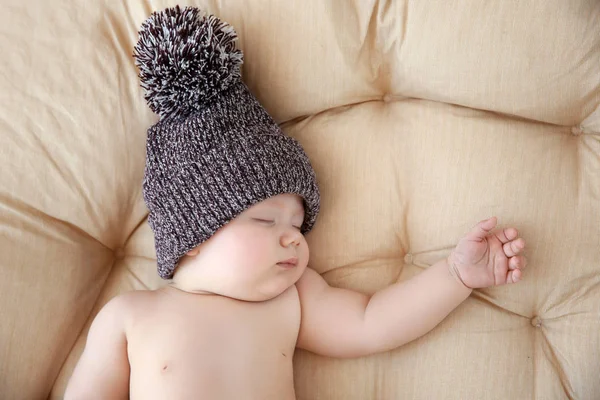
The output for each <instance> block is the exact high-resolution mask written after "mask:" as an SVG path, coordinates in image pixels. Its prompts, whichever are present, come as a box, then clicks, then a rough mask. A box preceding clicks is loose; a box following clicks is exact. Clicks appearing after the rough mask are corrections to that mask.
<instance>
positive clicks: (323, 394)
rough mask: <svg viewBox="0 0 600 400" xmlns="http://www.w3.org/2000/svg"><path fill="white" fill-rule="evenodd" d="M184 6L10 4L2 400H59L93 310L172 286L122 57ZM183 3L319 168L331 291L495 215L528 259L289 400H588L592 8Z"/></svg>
mask: <svg viewBox="0 0 600 400" xmlns="http://www.w3.org/2000/svg"><path fill="white" fill-rule="evenodd" d="M174 4H176V2H175V1H171V0H169V1H140V0H126V1H108V0H106V1H95V2H85V3H84V2H80V1H74V0H56V1H53V2H44V1H30V2H24V1H17V0H4V1H3V2H2V9H3V11H2V13H0V49H1V52H2V61H1V62H0V160H1V161H0V163H1V164H0V171H1V172H0V173H1V182H0V183H1V186H0V239H1V241H0V268H1V269H0V398H2V399H41V398H47V397H50V398H52V399H58V398H61V397H62V393H63V391H64V387H65V384H66V382H67V380H68V378H69V376H70V373H71V371H72V368H73V366H74V364H75V363H76V361H77V359H78V357H79V355H80V352H81V350H82V347H83V345H84V342H85V335H86V333H87V328H88V325H89V323H90V321H91V320H92V319H93V317H94V315H95V313H96V312H97V311H98V309H99V308H100V307H101V306H102V305H103V304H104V303H105V302H106V301H108V299H110V298H111V297H112V296H114V295H116V294H118V293H121V292H123V291H127V290H133V289H142V288H156V287H158V286H159V285H160V284H162V282H161V281H160V279H159V278H158V276H157V274H156V270H155V260H154V249H153V241H152V234H151V231H150V229H149V227H148V225H147V223H146V215H147V211H146V208H145V206H144V203H143V201H142V198H141V191H140V189H141V179H142V174H143V166H144V156H145V153H144V151H145V150H144V144H145V130H146V128H147V127H149V126H150V124H152V123H153V122H154V121H155V120H156V117H155V116H154V115H152V113H151V111H150V110H149V109H148V107H147V106H146V104H145V102H144V100H143V97H142V92H141V90H140V89H139V87H138V79H137V77H136V73H137V71H136V69H135V66H134V64H133V59H132V57H131V53H132V48H133V45H134V43H135V42H136V40H137V29H138V28H139V26H140V24H141V23H142V21H143V20H144V19H145V18H146V17H147V16H148V15H149V14H150V13H151V12H152V11H153V10H155V9H162V8H164V7H166V6H172V5H174ZM182 4H183V3H182ZM186 4H194V5H198V6H202V7H203V8H205V9H206V10H207V11H209V12H212V13H216V14H217V15H218V16H220V17H221V18H223V19H225V20H226V21H228V22H230V23H231V24H232V25H234V26H235V27H236V29H237V32H238V34H239V36H240V46H241V48H242V49H243V50H244V52H245V64H244V67H243V77H244V80H245V81H246V82H247V83H248V85H249V86H250V88H251V89H252V90H253V92H254V93H255V94H256V96H257V97H258V98H259V99H260V100H261V102H262V103H263V104H264V105H265V107H266V108H267V109H268V111H269V112H271V113H272V115H273V116H274V117H275V118H276V120H277V121H278V122H280V123H281V124H282V126H283V127H284V129H285V130H286V132H287V133H288V134H290V135H292V136H294V137H295V138H297V139H298V140H299V141H300V142H301V143H302V144H303V145H304V146H305V148H306V151H307V153H308V155H309V157H310V158H311V160H312V161H313V165H314V167H315V169H316V172H317V176H318V180H319V184H320V187H321V190H322V201H323V203H322V213H321V215H320V219H319V221H318V222H317V226H316V229H315V230H314V231H313V232H312V233H311V234H310V235H309V237H308V240H309V243H310V245H311V247H312V252H311V254H312V261H311V266H312V268H314V269H315V270H317V271H318V272H320V273H322V274H323V276H324V277H325V278H326V279H327V280H328V282H330V284H332V285H335V286H343V287H349V288H354V289H356V290H359V291H363V292H366V293H372V292H374V291H376V290H377V289H380V288H382V287H384V286H386V285H389V284H390V283H392V282H395V281H396V280H398V279H401V280H402V279H407V278H409V277H410V276H413V275H414V274H417V273H419V272H420V271H421V270H422V269H424V268H427V266H429V265H431V264H432V263H434V262H435V261H437V259H439V258H440V257H443V256H445V255H447V254H448V252H449V251H450V249H451V248H452V247H453V246H454V245H455V243H456V241H457V240H458V239H459V238H460V237H461V235H462V234H464V233H465V232H466V231H467V230H468V229H469V228H470V226H471V225H473V224H474V223H475V222H477V221H479V220H480V219H483V218H486V217H488V216H491V215H497V216H498V217H499V220H500V223H501V224H502V225H509V224H510V225H515V226H517V227H519V228H520V230H521V232H522V234H523V236H524V238H525V239H526V241H527V243H528V250H527V256H528V258H529V269H528V270H527V272H526V274H525V279H524V281H523V282H521V283H519V284H518V285H514V286H509V287H499V288H491V289H486V290H478V291H476V292H475V293H473V295H472V296H471V297H470V298H469V299H468V300H467V301H466V302H465V303H464V304H463V305H461V306H460V307H459V308H457V309H456V311H455V312H453V313H452V314H451V315H450V317H448V318H447V319H446V320H445V321H444V322H442V323H441V324H440V325H439V326H438V327H437V328H436V329H434V330H433V331H432V332H430V333H429V334H427V335H426V336H424V337H422V338H421V339H419V340H417V341H415V342H413V343H410V344H408V345H406V346H404V347H401V348H398V349H396V350H394V351H391V352H388V353H384V354H379V355H375V356H371V357H365V358H361V359H354V360H336V359H327V358H323V357H319V356H316V355H314V354H310V353H308V352H304V351H298V352H297V353H296V355H295V358H294V362H295V367H296V369H295V371H296V391H297V396H298V398H299V399H302V400H319V399H344V400H352V399H356V400H359V399H360V400H363V399H494V400H496V399H497V400H500V399H540V400H546V399H569V398H573V399H592V400H593V399H600V378H599V372H598V371H600V2H598V1H596V0H570V1H568V2H567V1H562V0H534V1H505V0H487V1H467V0H463V1H458V0H453V1H441V0H439V1H434V0H427V1H425V0H420V1H408V0H404V1H401V0H398V1H392V0H388V1H384V0H382V1H366V0H360V1H359V0H354V1H348V0H343V1H342V0H306V1H302V2H300V1H278V0H260V1H258V0H257V1H252V2H250V1H246V2H244V1H241V0H237V1H234V0H227V1H201V0H198V1H192V2H190V3H186ZM400 306H410V304H409V305H399V307H400Z"/></svg>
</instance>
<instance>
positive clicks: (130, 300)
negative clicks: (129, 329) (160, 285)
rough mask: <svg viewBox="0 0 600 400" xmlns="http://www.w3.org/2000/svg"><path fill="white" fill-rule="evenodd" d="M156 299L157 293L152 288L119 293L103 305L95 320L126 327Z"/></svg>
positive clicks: (149, 307)
mask: <svg viewBox="0 0 600 400" xmlns="http://www.w3.org/2000/svg"><path fill="white" fill-rule="evenodd" d="M156 301H157V295H156V293H155V292H154V291H150V290H134V291H131V292H125V293H122V294H119V295H117V296H115V297H113V298H112V299H110V300H109V301H108V302H107V303H106V304H105V305H104V306H103V307H102V309H101V310H100V312H99V313H98V315H97V316H96V318H95V322H97V323H98V324H111V325H119V326H121V327H123V329H124V328H125V327H126V326H127V325H128V323H129V322H131V320H133V319H135V318H136V316H137V315H139V314H143V313H145V312H146V310H148V309H151V308H152V303H153V302H156Z"/></svg>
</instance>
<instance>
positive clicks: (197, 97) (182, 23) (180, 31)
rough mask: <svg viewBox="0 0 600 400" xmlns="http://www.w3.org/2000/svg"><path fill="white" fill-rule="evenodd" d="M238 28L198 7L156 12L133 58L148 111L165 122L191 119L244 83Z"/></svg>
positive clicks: (137, 45) (144, 24) (141, 30)
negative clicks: (229, 88) (228, 91)
mask: <svg viewBox="0 0 600 400" xmlns="http://www.w3.org/2000/svg"><path fill="white" fill-rule="evenodd" d="M236 39H237V35H236V33H235V30H234V29H233V27H232V26H230V25H228V24H227V23H225V22H223V21H221V20H219V19H218V18H217V17H215V16H214V15H208V16H207V15H204V14H203V13H202V12H201V11H200V10H199V9H197V8H195V7H186V8H184V9H183V10H181V9H180V8H179V6H176V7H174V8H167V9H165V10H164V11H161V12H154V13H153V14H152V15H151V16H150V17H149V18H148V19H147V20H146V21H145V22H144V23H143V24H142V27H141V28H140V32H139V40H138V43H137V44H136V46H135V48H134V52H133V56H134V58H135V63H136V65H137V66H138V67H139V69H140V75H139V76H140V80H141V86H142V87H143V88H144V89H145V96H144V97H145V99H146V100H147V101H148V105H149V106H150V108H151V109H152V111H154V112H155V113H157V114H159V115H160V116H161V118H164V117H173V116H174V117H185V116H187V115H189V114H190V113H192V112H194V111H196V110H199V109H201V108H202V107H203V106H204V105H205V104H206V103H208V102H209V101H210V99H211V98H212V97H213V96H215V95H216V94H217V93H219V92H220V91H222V90H225V89H227V88H228V87H229V86H231V85H232V84H233V83H235V82H236V81H238V80H239V79H240V65H241V64H242V59H243V56H242V52H241V51H240V50H238V49H236V46H235V41H236Z"/></svg>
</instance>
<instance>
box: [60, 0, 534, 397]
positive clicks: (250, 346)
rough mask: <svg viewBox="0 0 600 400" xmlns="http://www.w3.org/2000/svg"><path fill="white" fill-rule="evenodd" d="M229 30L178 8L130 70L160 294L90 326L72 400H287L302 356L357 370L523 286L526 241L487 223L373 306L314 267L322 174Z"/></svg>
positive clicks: (131, 297)
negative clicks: (246, 79) (477, 295)
mask: <svg viewBox="0 0 600 400" xmlns="http://www.w3.org/2000/svg"><path fill="white" fill-rule="evenodd" d="M236 38H237V37H236V33H235V31H234V30H233V28H232V27H231V26H229V25H227V24H226V23H224V22H222V21H221V20H219V19H218V18H216V17H215V16H213V15H204V14H203V13H201V12H200V11H199V10H198V9H196V8H192V7H187V8H184V9H181V8H179V7H175V8H169V9H166V10H164V11H161V12H155V13H153V14H152V15H151V16H150V17H149V18H148V19H147V20H146V21H145V22H144V23H143V25H142V27H141V30H140V33H139V41H138V43H137V45H136V46H135V49H134V58H135V62H136V64H137V66H138V67H139V71H140V79H141V82H142V87H143V88H144V90H145V98H146V100H147V101H148V104H149V106H150V108H151V109H152V110H153V111H154V112H156V113H157V114H158V115H159V116H160V119H159V121H158V122H157V123H156V124H155V125H153V126H152V127H150V129H149V130H148V134H147V144H146V166H145V171H144V180H143V184H142V187H143V195H144V201H145V202H146V205H147V207H148V210H149V217H148V222H149V224H150V226H151V228H152V230H153V232H154V238H155V247H156V255H157V265H158V273H159V275H160V276H161V277H162V278H164V279H166V280H168V281H167V284H166V285H165V286H164V287H162V288H160V289H158V290H147V291H145V290H140V291H133V292H130V293H125V294H123V295H120V296H118V297H116V298H113V299H112V300H111V301H109V302H108V303H107V304H106V305H105V306H104V307H103V308H102V310H101V311H100V312H99V313H98V315H97V316H96V318H95V319H94V321H93V323H92V325H91V327H90V330H89V334H88V337H87V342H86V346H85V350H84V352H83V354H82V356H81V358H80V360H79V362H78V364H77V366H76V368H75V370H74V372H73V375H72V377H71V379H70V381H69V384H68V387H67V391H66V394H65V398H66V399H96V398H97V399H120V398H133V399H232V400H239V399H256V400H265V399H277V400H281V399H294V398H295V395H294V382H293V377H294V375H293V368H292V367H293V363H292V358H293V355H294V349H295V348H296V347H298V348H302V349H306V350H308V351H311V352H314V353H317V354H321V355H324V356H330V357H361V356H365V355H368V354H373V353H377V352H383V351H387V350H390V349H393V348H395V347H398V346H402V345H403V344H405V343H407V342H410V341H411V340H414V339H416V338H418V337H420V336H422V335H424V334H425V333H427V332H429V331H430V330H431V329H433V328H434V327H435V326H436V325H437V324H438V323H439V322H440V321H442V320H443V319H444V318H445V317H446V316H447V315H448V314H449V313H450V312H452V310H454V309H455V308H456V307H457V306H458V305H459V304H461V303H462V302H463V301H464V300H465V299H466V298H467V297H468V296H469V295H470V293H471V291H472V290H473V289H475V288H485V287H489V286H494V285H503V284H507V283H514V282H517V281H519V280H520V279H521V273H522V272H521V271H522V270H523V269H524V268H525V258H524V257H523V255H522V254H521V252H522V250H523V248H524V246H525V244H524V241H523V239H522V238H520V237H519V234H518V232H517V230H516V229H514V228H506V229H497V228H496V225H497V219H496V218H495V217H492V218H490V219H488V220H485V221H481V222H479V223H477V224H476V225H475V226H474V227H473V228H472V230H471V231H470V232H468V233H467V234H466V235H465V236H464V237H463V238H462V239H461V240H460V241H459V242H458V245H457V246H456V247H455V248H454V249H453V250H452V251H451V252H450V254H449V255H448V257H447V258H445V259H442V260H440V261H438V262H437V263H435V264H434V265H432V266H431V267H429V268H427V269H426V270H425V271H423V272H422V273H420V274H419V275H417V276H415V277H414V278H412V279H409V280H407V281H403V282H398V283H396V284H394V285H391V286H389V287H387V288H385V289H382V290H381V291H379V292H377V293H375V294H374V295H372V296H368V295H365V294H361V293H358V292H354V291H351V290H346V289H341V288H334V287H331V286H329V285H328V284H327V283H326V282H325V280H324V279H323V278H322V277H321V276H320V275H319V274H318V273H316V272H315V271H314V270H312V269H310V268H309V267H308V263H309V248H308V245H307V242H306V239H305V235H306V233H307V232H309V231H310V230H311V229H312V228H313V226H314V224H315V222H316V219H317V215H318V212H319V199H320V197H319V190H318V187H317V181H316V177H315V172H314V170H313V168H312V166H311V164H310V162H309V159H308V157H307V156H306V154H305V152H304V150H303V149H302V147H301V146H300V144H299V143H298V142H297V141H295V140H294V139H292V138H291V137H288V136H286V135H285V134H284V133H283V132H282V131H281V129H280V128H279V127H278V125H277V124H276V123H275V122H274V121H273V119H272V118H271V117H270V116H269V115H268V113H267V112H266V111H265V109H264V108H263V107H262V106H261V105H260V104H259V102H258V101H257V99H256V98H255V97H254V96H253V95H252V94H251V93H250V91H249V90H248V88H247V87H246V85H245V84H244V83H243V82H242V81H241V74H240V66H241V63H242V53H241V51H240V50H239V49H237V48H236Z"/></svg>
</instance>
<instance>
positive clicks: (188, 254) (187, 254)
mask: <svg viewBox="0 0 600 400" xmlns="http://www.w3.org/2000/svg"><path fill="white" fill-rule="evenodd" d="M198 253H200V249H199V248H198V247H196V248H194V249H191V250H190V251H188V252H187V253H185V255H186V256H190V257H194V256H197V255H198Z"/></svg>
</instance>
